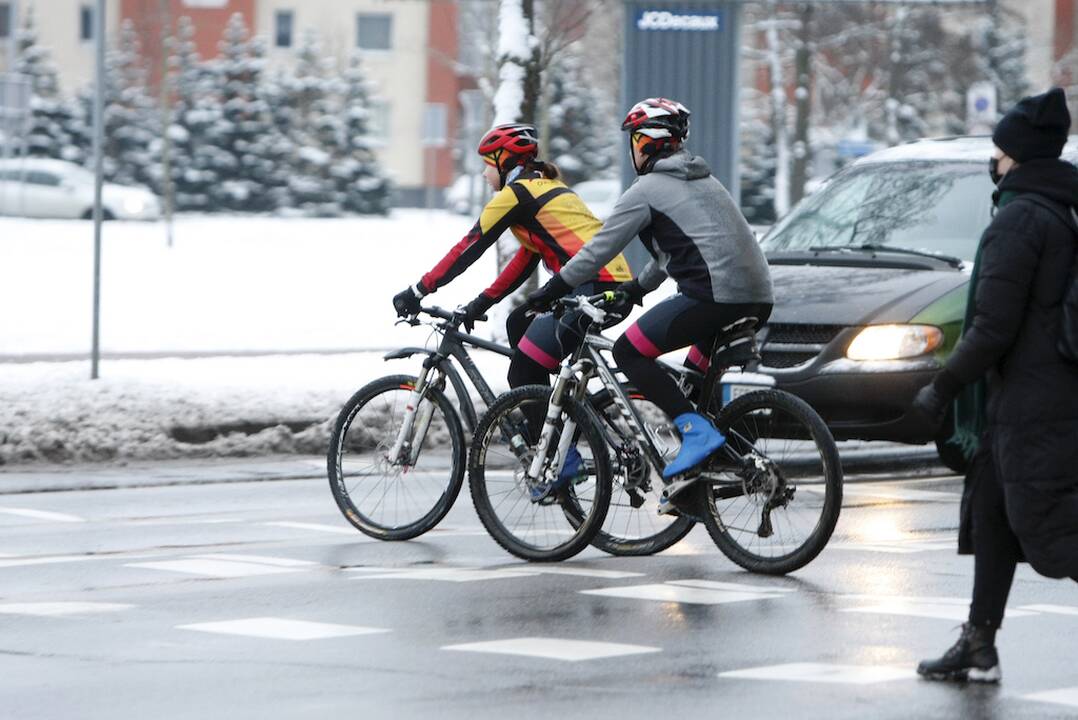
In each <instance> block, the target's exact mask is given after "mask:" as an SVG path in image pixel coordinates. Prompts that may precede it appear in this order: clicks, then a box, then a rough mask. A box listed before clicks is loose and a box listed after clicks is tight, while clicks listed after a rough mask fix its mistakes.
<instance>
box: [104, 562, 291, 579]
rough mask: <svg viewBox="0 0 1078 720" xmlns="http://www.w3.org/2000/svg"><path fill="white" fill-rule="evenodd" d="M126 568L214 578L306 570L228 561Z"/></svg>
mask: <svg viewBox="0 0 1078 720" xmlns="http://www.w3.org/2000/svg"><path fill="white" fill-rule="evenodd" d="M124 567H130V568H140V569H145V570H164V571H166V572H177V573H184V574H187V575H202V576H204V577H214V578H240V577H256V576H258V575H279V574H281V573H290V572H300V571H302V570H303V569H304V568H297V567H280V566H275V565H262V564H256V563H247V562H232V561H228V560H200V559H198V558H192V559H189V560H165V561H162V562H147V563H127V564H126V565H125V566H124Z"/></svg>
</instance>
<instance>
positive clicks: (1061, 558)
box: [914, 88, 1078, 682]
mask: <svg viewBox="0 0 1078 720" xmlns="http://www.w3.org/2000/svg"><path fill="white" fill-rule="evenodd" d="M1070 125H1071V118H1070V114H1069V112H1068V111H1067V105H1066V98H1065V96H1064V94H1063V91H1062V90H1060V89H1058V88H1056V89H1054V90H1052V91H1050V92H1048V93H1045V94H1043V95H1037V96H1034V97H1028V98H1025V99H1023V100H1022V101H1021V102H1020V103H1018V105H1017V106H1015V108H1014V109H1012V110H1011V111H1010V112H1009V113H1007V115H1006V116H1005V117H1004V118H1003V119H1002V120H1001V121H1000V123H999V125H998V127H997V128H996V131H995V133H994V134H993V136H992V140H993V142H994V143H995V145H996V148H997V149H996V153H995V156H994V157H993V160H992V164H991V166H990V172H991V173H992V176H993V181H995V182H996V184H997V190H996V192H995V195H994V200H995V204H996V212H995V216H994V218H993V220H992V223H991V225H989V227H988V229H987V230H985V233H984V235H983V237H982V238H981V243H980V246H979V248H978V250H977V260H976V262H975V267H974V271H973V277H972V278H971V281H970V298H969V307H968V309H967V314H966V323H965V325H964V327H963V331H962V339H961V340H960V342H959V344H958V346H957V347H956V348H955V351H954V353H953V354H952V355H951V357H950V358H949V359H948V361H947V363H946V366H945V367H944V368H943V369H942V370H941V371H940V372H939V373H938V375H937V376H936V378H935V379H934V380H933V381H932V383H931V384H929V385H928V386H926V387H925V388H924V389H923V390H922V391H921V392H920V393H919V394H918V396H917V398H916V399H915V401H914V408H915V410H917V411H918V412H920V413H921V414H922V415H923V417H924V418H925V421H926V422H927V423H929V424H937V425H938V423H939V422H940V421H941V420H942V418H943V416H944V415H945V413H946V411H947V408H948V407H949V406H950V404H951V401H952V400H953V399H954V398H955V397H956V396H957V395H958V394H959V392H962V391H963V388H965V390H964V392H965V393H966V395H965V399H966V401H967V403H968V402H970V398H972V399H973V402H974V404H977V400H976V399H977V398H981V399H982V401H981V402H980V403H979V405H978V406H977V408H976V410H977V411H976V412H975V413H974V417H973V418H972V420H971V422H969V423H967V426H966V427H959V428H958V430H959V435H961V434H962V432H963V431H965V433H966V439H967V446H969V445H974V446H976V450H975V453H974V455H973V459H972V462H971V464H970V469H969V471H968V473H967V476H966V491H965V493H964V495H963V501H962V519H961V527H960V531H959V552H963V553H968V552H970V551H971V550H972V552H973V554H974V556H975V561H974V587H973V602H972V604H971V605H970V617H969V622H967V623H966V624H965V625H964V626H963V632H962V636H961V638H960V639H959V641H958V642H957V643H956V644H955V646H954V647H952V648H951V649H950V650H948V651H947V653H946V654H945V655H944V656H943V657H942V658H939V659H938V660H932V661H925V662H923V663H921V665H920V666H919V667H918V672H920V673H921V674H922V675H923V676H925V677H928V678H931V679H962V680H966V679H968V680H979V681H987V682H995V681H998V680H999V679H1000V670H999V660H998V655H997V652H996V648H995V633H996V630H997V629H998V628H999V627H1000V624H1001V623H1002V620H1003V613H1004V608H1005V606H1006V602H1007V595H1008V593H1009V592H1010V587H1011V583H1012V581H1013V579H1014V571H1015V566H1016V564H1017V562H1019V561H1020V560H1021V559H1023V557H1024V559H1026V560H1028V562H1029V563H1030V565H1031V566H1032V567H1033V569H1034V570H1036V571H1037V572H1039V573H1041V574H1043V575H1047V576H1048V577H1053V578H1066V577H1069V578H1072V579H1074V580H1076V581H1078V365H1075V364H1073V363H1072V362H1070V361H1068V360H1067V359H1065V358H1064V357H1063V356H1062V355H1061V354H1060V352H1059V350H1058V348H1057V341H1058V339H1059V335H1060V323H1061V319H1062V309H1061V302H1062V299H1063V297H1064V295H1065V293H1066V290H1067V288H1068V287H1069V284H1070V282H1071V276H1072V269H1073V268H1074V266H1075V261H1076V258H1078V216H1076V215H1075V211H1074V208H1075V207H1078V168H1075V167H1074V166H1073V165H1071V164H1070V163H1067V162H1065V161H1063V160H1061V159H1060V158H1059V155H1060V152H1061V151H1062V149H1063V145H1064V144H1065V143H1066V140H1067V133H1068V132H1069V129H1070ZM981 383H983V385H982V384H981ZM967 407H968V404H967ZM974 430H975V431H976V432H975V433H974V432H973V431H974ZM971 440H972V442H969V441H971Z"/></svg>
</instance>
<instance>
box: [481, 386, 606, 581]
mask: <svg viewBox="0 0 1078 720" xmlns="http://www.w3.org/2000/svg"><path fill="white" fill-rule="evenodd" d="M549 401H550V388H549V387H546V386H543V385H525V386H524V387H519V388H516V389H515V390H511V391H509V392H507V393H505V394H503V395H502V396H501V397H499V398H498V399H497V400H496V401H495V402H494V404H493V405H491V406H490V409H489V410H488V411H487V413H486V414H485V415H484V416H483V419H482V420H480V421H479V426H478V427H477V428H476V431H475V439H474V440H473V441H472V449H471V454H470V456H469V459H468V487H469V488H470V489H471V493H472V501H473V502H474V503H475V510H476V512H477V513H478V515H479V519H480V520H481V521H482V523H483V526H484V527H485V528H486V529H487V532H488V533H490V536H491V537H492V538H494V540H495V542H497V543H498V544H499V545H501V546H502V547H503V548H505V549H506V550H507V551H509V552H510V553H512V554H513V555H516V556H517V557H519V558H523V559H525V560H534V561H548V562H549V561H556V560H565V559H566V558H570V557H572V556H573V555H576V554H577V553H578V552H580V551H581V550H583V549H584V548H586V547H587V546H588V543H590V542H591V541H592V538H594V537H595V533H596V532H598V530H599V528H600V527H602V524H603V519H604V518H605V517H606V512H607V507H608V505H609V503H610V467H609V462H608V460H607V454H606V445H605V444H604V442H603V436H602V433H601V432H600V431H599V428H598V427H597V426H596V424H595V421H594V419H593V418H592V417H591V415H590V414H589V413H588V412H587V411H586V409H585V408H584V407H583V406H582V405H580V404H578V403H576V402H573V401H572V400H568V399H567V400H566V403H565V407H564V415H563V417H565V416H568V417H569V418H571V419H572V420H573V421H574V422H575V424H576V432H575V433H574V436H575V438H576V441H575V447H576V450H577V452H578V453H579V454H580V463H579V468H580V470H579V472H578V473H577V474H576V475H574V476H573V477H572V479H567V480H566V482H565V483H564V485H563V486H562V487H560V488H559V489H558V490H557V491H556V492H555V493H554V494H552V495H550V496H549V497H546V498H543V499H541V500H535V499H533V497H532V494H531V487H530V486H529V483H528V480H527V469H528V466H529V465H530V463H531V458H532V457H533V455H534V453H535V446H536V444H537V442H538V438H539V432H540V429H541V426H540V427H536V425H538V424H539V423H541V422H542V418H544V417H545V416H546V411H547V405H548V404H549ZM557 440H558V438H557V433H556V436H555V438H554V442H553V443H552V446H551V447H552V449H551V454H552V455H553V454H556V452H557V451H556V448H557Z"/></svg>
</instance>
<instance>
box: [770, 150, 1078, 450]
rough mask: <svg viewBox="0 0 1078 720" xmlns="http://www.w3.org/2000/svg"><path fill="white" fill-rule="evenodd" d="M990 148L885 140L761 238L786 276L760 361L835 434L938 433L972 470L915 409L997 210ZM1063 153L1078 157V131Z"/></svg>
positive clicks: (956, 324) (776, 272) (780, 278)
mask: <svg viewBox="0 0 1078 720" xmlns="http://www.w3.org/2000/svg"><path fill="white" fill-rule="evenodd" d="M991 155H992V142H991V139H990V138H988V137H964V138H949V139H940V140H922V141H919V142H914V143H910V144H907V145H902V146H898V147H894V148H889V149H887V150H882V151H880V152H877V153H874V154H872V155H869V156H867V157H865V158H863V159H861V160H859V161H857V162H856V163H854V164H853V165H851V166H849V167H848V168H846V169H843V170H841V171H840V172H838V173H837V174H835V175H834V176H833V177H832V178H831V179H829V180H828V181H827V182H826V183H825V184H824V185H823V186H822V187H821V188H819V189H818V190H817V191H816V192H815V193H814V194H813V195H811V196H809V197H807V198H805V199H804V200H803V201H801V202H800V203H799V204H798V205H797V206H796V207H795V208H794V209H793V210H791V211H790V212H789V213H788V214H787V215H786V217H784V218H782V219H780V220H779V222H778V223H776V224H775V225H774V227H772V229H771V231H770V232H769V233H768V234H767V236H766V237H764V238H763V239H762V240H761V246H762V247H763V249H764V252H765V253H766V254H767V258H768V262H769V264H770V266H771V274H772V278H773V280H774V285H775V309H774V312H773V313H772V315H771V320H770V322H769V323H768V326H767V328H765V330H764V331H763V333H762V335H761V352H762V355H763V362H762V365H763V367H762V368H761V371H762V372H765V373H767V374H769V375H772V376H773V377H774V378H775V380H776V384H777V386H778V387H780V388H782V389H783V390H788V391H790V392H792V393H794V394H796V395H798V396H800V397H801V398H803V399H804V400H806V401H807V402H809V403H810V404H811V405H812V406H813V407H814V408H815V409H816V410H817V411H818V412H819V413H820V415H821V416H822V417H823V418H824V420H825V421H826V422H827V424H828V426H829V427H830V428H831V431H832V433H833V434H834V435H835V438H836V439H839V440H852V439H861V440H888V441H897V442H908V443H923V442H929V441H932V440H935V441H936V445H937V448H938V449H939V451H940V456H941V458H942V459H943V461H944V463H945V464H947V465H948V466H949V467H951V468H953V469H955V470H961V469H962V467H963V465H964V459H963V458H962V456H961V454H960V453H959V452H958V451H957V450H956V449H955V448H953V447H952V446H949V445H946V444H945V442H944V441H945V440H946V438H945V437H938V438H932V437H926V434H925V428H924V427H923V425H921V424H920V423H918V422H916V420H914V419H913V418H911V416H910V412H909V410H910V405H911V403H912V401H913V396H914V395H915V394H916V393H917V391H918V390H919V389H920V388H921V387H922V386H923V385H925V384H926V383H928V382H929V380H930V379H931V378H932V377H933V375H934V374H935V373H936V371H937V370H938V369H939V368H940V366H941V363H942V362H943V361H944V360H945V359H946V358H947V356H948V354H949V353H950V352H951V350H952V349H953V348H954V346H955V344H956V342H957V341H958V337H959V334H960V332H961V327H962V319H963V317H964V315H965V308H966V295H967V292H968V287H969V278H970V271H971V269H972V264H973V257H974V254H975V253H976V250H977V244H978V241H979V240H980V237H981V234H982V233H983V231H984V229H985V228H986V227H987V226H988V223H989V221H990V219H991V213H992V199H991V198H992V190H993V188H992V184H991V181H990V180H989V177H988V160H989V158H990V157H991ZM1064 159H1067V160H1069V161H1071V162H1074V163H1076V164H1078V137H1072V138H1071V141H1070V142H1069V143H1068V144H1067V146H1066V148H1065V149H1064ZM947 427H949V425H948V426H947ZM947 434H948V435H949V431H948V433H947Z"/></svg>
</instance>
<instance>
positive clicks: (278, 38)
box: [273, 10, 292, 48]
mask: <svg viewBox="0 0 1078 720" xmlns="http://www.w3.org/2000/svg"><path fill="white" fill-rule="evenodd" d="M274 22H275V23H276V30H275V32H274V35H273V38H274V39H273V44H274V45H276V46H277V47H279V48H287V47H292V11H291V10H278V11H277V13H276V14H275V15H274Z"/></svg>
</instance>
